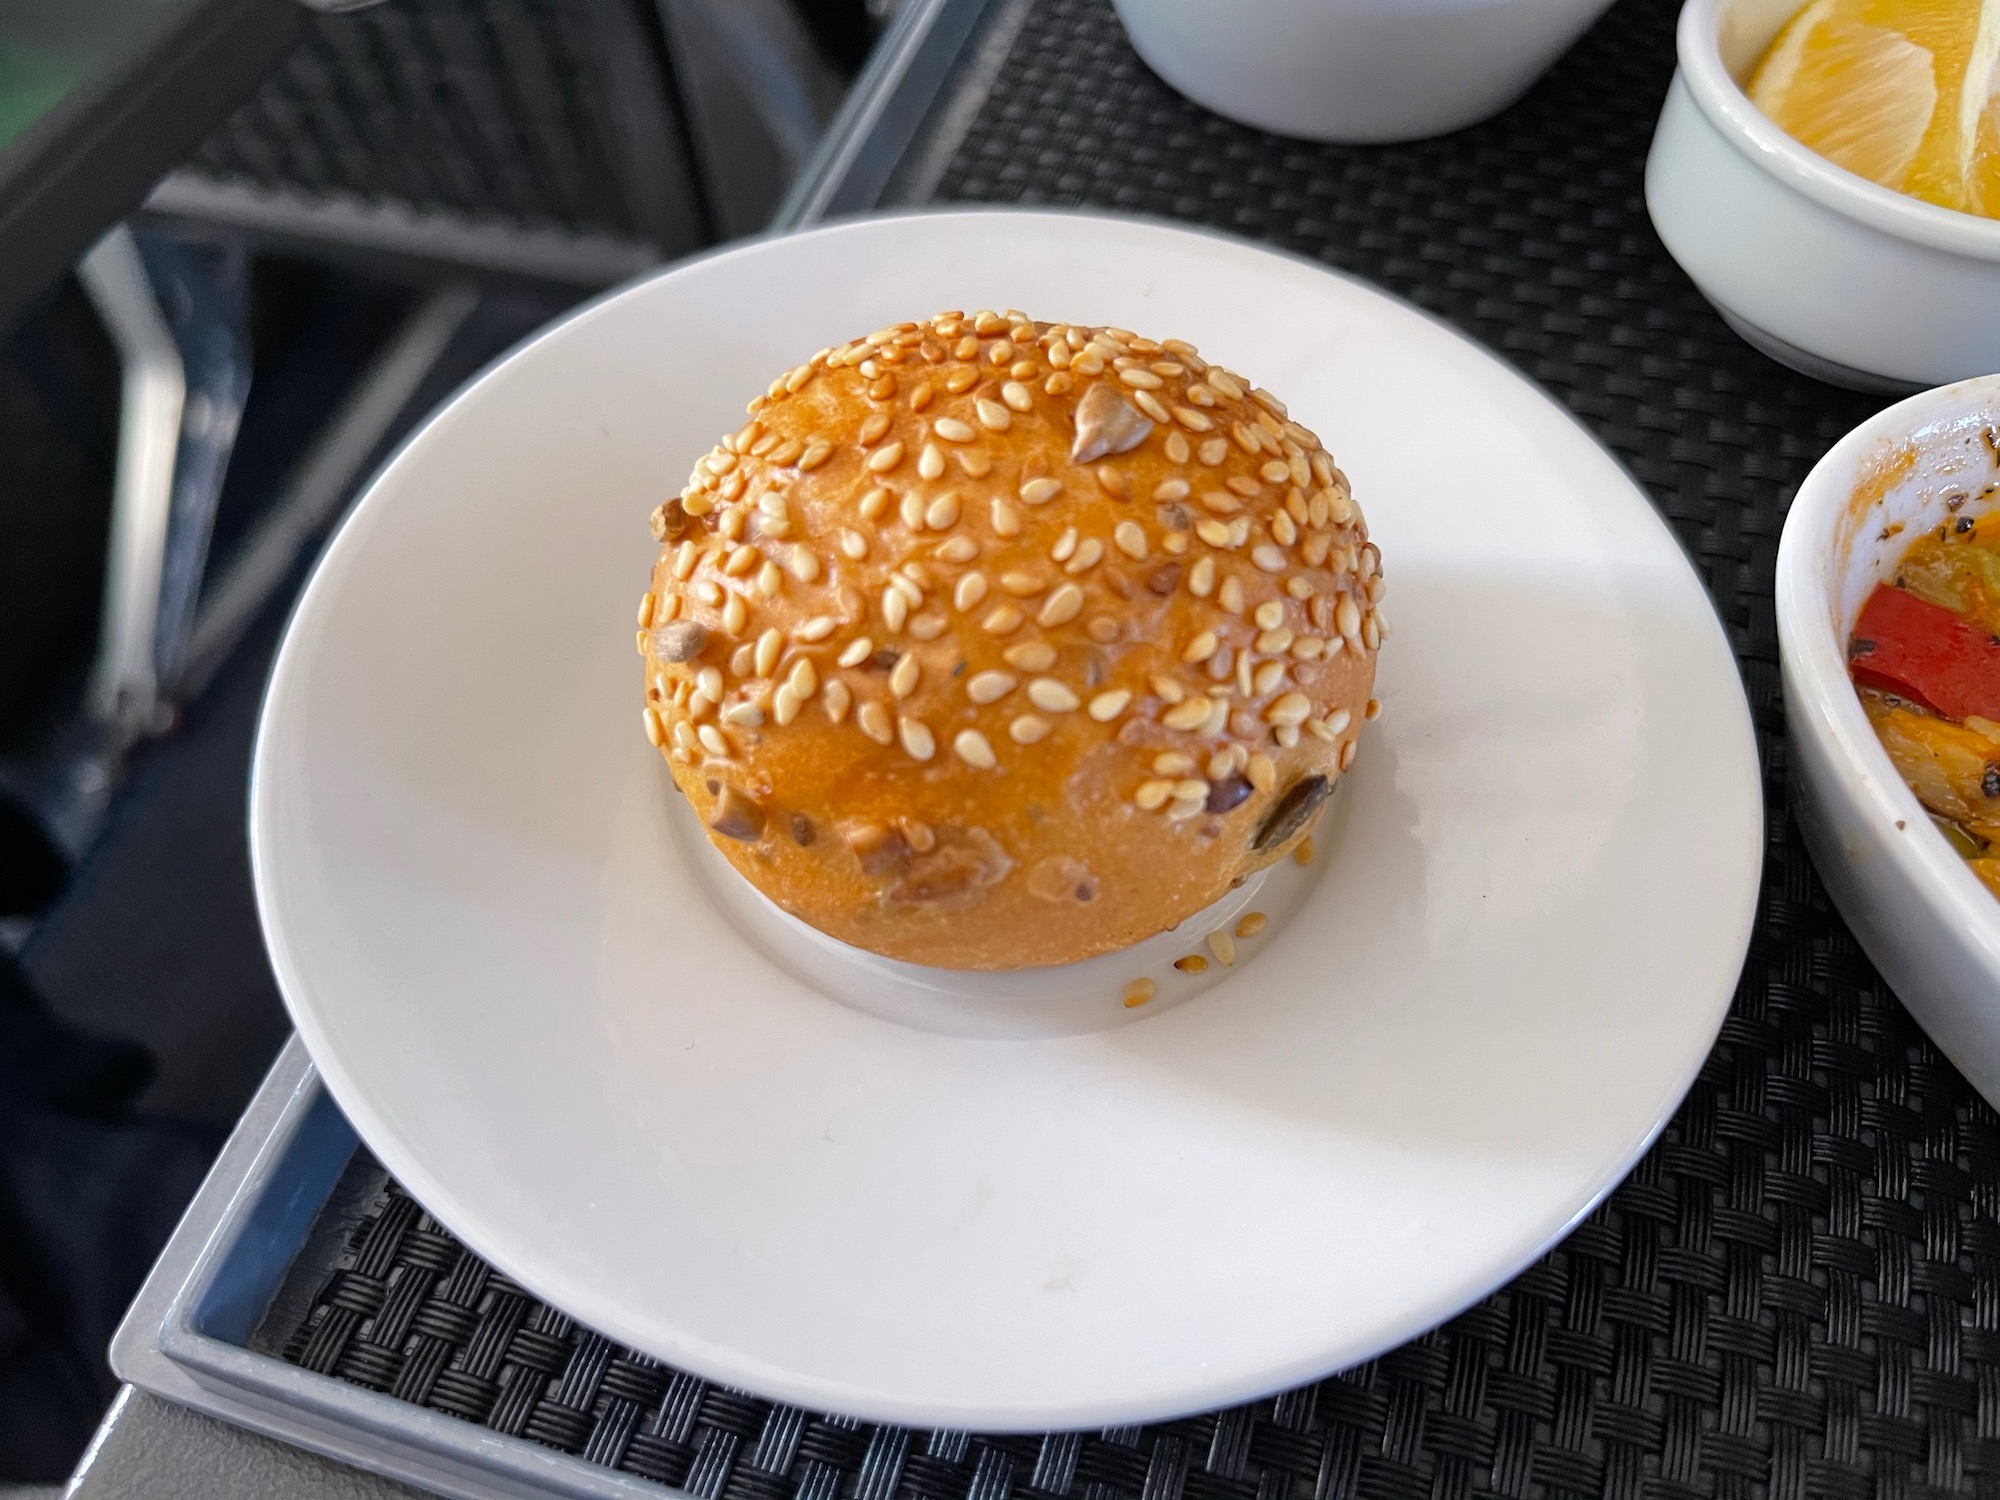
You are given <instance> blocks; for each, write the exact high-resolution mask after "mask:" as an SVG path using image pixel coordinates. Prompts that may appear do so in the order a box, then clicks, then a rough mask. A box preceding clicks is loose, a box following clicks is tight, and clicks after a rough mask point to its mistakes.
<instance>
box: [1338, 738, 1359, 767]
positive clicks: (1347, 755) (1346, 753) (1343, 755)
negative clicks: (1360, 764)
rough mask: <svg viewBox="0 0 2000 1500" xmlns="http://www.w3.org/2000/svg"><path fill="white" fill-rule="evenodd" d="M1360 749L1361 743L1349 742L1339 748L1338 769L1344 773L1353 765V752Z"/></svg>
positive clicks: (1357, 741) (1356, 741)
mask: <svg viewBox="0 0 2000 1500" xmlns="http://www.w3.org/2000/svg"><path fill="white" fill-rule="evenodd" d="M1360 748H1361V741H1359V740H1349V741H1348V742H1347V743H1346V744H1344V745H1342V746H1341V747H1340V769H1341V770H1343V771H1345V770H1346V769H1347V768H1348V767H1349V766H1351V765H1353V764H1354V755H1355V752H1356V751H1358V750H1359V749H1360Z"/></svg>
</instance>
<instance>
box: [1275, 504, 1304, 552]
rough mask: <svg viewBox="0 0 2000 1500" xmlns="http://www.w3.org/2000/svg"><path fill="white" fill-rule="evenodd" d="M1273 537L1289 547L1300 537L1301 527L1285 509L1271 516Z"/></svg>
mask: <svg viewBox="0 0 2000 1500" xmlns="http://www.w3.org/2000/svg"><path fill="white" fill-rule="evenodd" d="M1271 539H1272V540H1273V541H1275V542H1276V543H1277V544H1278V545H1279V546H1281V547H1289V546H1291V545H1292V543H1294V542H1296V541H1297V540H1298V539H1299V528H1298V527H1297V525H1295V524H1294V523H1293V521H1292V518H1291V517H1290V516H1288V515H1286V514H1285V513H1284V512H1283V511H1279V512H1278V513H1277V514H1276V515H1274V516H1272V517H1271Z"/></svg>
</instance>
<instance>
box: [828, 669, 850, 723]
mask: <svg viewBox="0 0 2000 1500" xmlns="http://www.w3.org/2000/svg"><path fill="white" fill-rule="evenodd" d="M820 699H821V701H822V702H824V703H825V704H826V716H827V717H828V718H829V719H831V720H832V721H833V722H834V723H836V724H838V723H841V722H842V721H843V720H845V719H846V718H847V706H848V704H850V703H851V702H853V701H854V695H853V694H852V693H851V692H849V691H848V688H847V684H846V683H844V682H842V681H841V680H840V679H839V678H837V677H836V678H834V679H833V680H832V681H831V682H829V683H827V685H826V691H825V692H823V693H821V694H820Z"/></svg>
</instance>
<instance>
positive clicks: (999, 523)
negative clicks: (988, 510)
mask: <svg viewBox="0 0 2000 1500" xmlns="http://www.w3.org/2000/svg"><path fill="white" fill-rule="evenodd" d="M993 534H994V535H995V536H1019V535H1020V534H1021V513H1020V512H1019V511H1017V510H1015V509H1014V507H1013V506H1011V505H1009V504H1008V503H1007V502H1006V501H1005V500H1001V499H998V498H996V499H995V500H994V502H993Z"/></svg>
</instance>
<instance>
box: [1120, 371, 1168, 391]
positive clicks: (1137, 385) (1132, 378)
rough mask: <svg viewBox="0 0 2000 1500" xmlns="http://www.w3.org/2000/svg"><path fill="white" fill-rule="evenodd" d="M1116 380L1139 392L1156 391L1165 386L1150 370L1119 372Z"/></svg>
mask: <svg viewBox="0 0 2000 1500" xmlns="http://www.w3.org/2000/svg"><path fill="white" fill-rule="evenodd" d="M1118 378H1119V380H1121V381H1122V382H1124V383H1125V384H1126V385H1129V386H1131V387H1133V388H1134V389H1135V390H1141V391H1157V390H1158V389H1159V388H1160V387H1161V386H1163V385H1165V384H1166V382H1165V381H1163V380H1161V379H1160V377H1159V376H1157V375H1155V374H1154V373H1153V372H1152V371H1151V370H1120V371H1119V372H1118Z"/></svg>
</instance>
